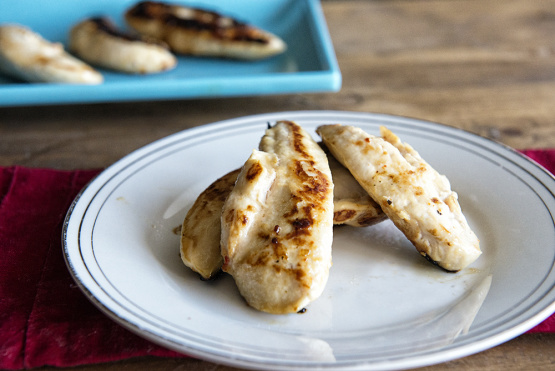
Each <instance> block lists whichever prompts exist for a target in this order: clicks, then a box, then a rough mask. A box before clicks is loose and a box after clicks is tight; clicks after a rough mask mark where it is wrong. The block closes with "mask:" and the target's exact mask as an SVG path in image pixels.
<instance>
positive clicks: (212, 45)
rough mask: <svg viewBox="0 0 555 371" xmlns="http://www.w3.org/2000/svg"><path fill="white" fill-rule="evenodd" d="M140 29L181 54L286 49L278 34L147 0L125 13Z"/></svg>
mask: <svg viewBox="0 0 555 371" xmlns="http://www.w3.org/2000/svg"><path fill="white" fill-rule="evenodd" d="M125 19H126V21H127V23H128V24H129V25H130V26H131V27H132V28H134V29H135V30H136V31H137V32H139V33H141V34H143V35H148V36H150V37H154V38H156V39H159V40H162V41H164V42H165V43H167V44H168V45H169V46H170V48H171V49H172V50H173V51H175V52H177V53H180V54H191V55H199V56H212V57H228V58H238V59H260V58H266V57H270V56H272V55H276V54H279V53H282V52H283V51H284V50H285V49H286V45H285V43H284V42H283V41H282V40H281V39H280V38H278V37H277V36H275V35H273V34H271V33H269V32H266V31H263V30H261V29H259V28H256V27H254V26H251V25H248V24H245V23H241V22H238V21H237V20H235V19H233V18H231V17H228V16H223V15H221V14H218V13H216V12H211V11H207V10H203V9H198V8H192V7H186V6H179V5H170V4H165V3H160V2H153V1H144V2H140V3H138V4H136V5H135V6H133V7H132V8H130V9H129V10H128V11H127V12H126V13H125Z"/></svg>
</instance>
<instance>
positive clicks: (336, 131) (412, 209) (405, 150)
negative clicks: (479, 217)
mask: <svg viewBox="0 0 555 371" xmlns="http://www.w3.org/2000/svg"><path fill="white" fill-rule="evenodd" d="M316 131H317V133H318V134H319V135H320V136H321V137H322V139H323V141H324V143H325V144H326V146H327V147H328V148H329V149H330V151H331V152H332V154H333V155H334V156H335V158H336V159H338V160H339V161H340V162H341V163H342V164H343V165H345V167H347V168H348V169H349V170H350V172H351V173H352V174H353V176H354V177H355V178H356V179H357V181H358V182H359V183H360V184H361V185H362V187H363V188H364V189H365V190H366V191H367V192H368V193H369V194H370V196H372V198H373V199H374V200H375V201H376V202H378V204H379V205H380V206H381V208H382V210H383V211H384V212H385V214H387V216H388V217H389V218H390V219H391V220H392V221H393V223H394V224H395V225H396V226H397V227H398V228H399V229H400V230H401V231H402V232H403V233H404V234H405V236H406V237H407V238H408V239H409V240H410V241H411V242H412V243H413V244H414V246H415V247H416V249H417V250H418V251H419V252H420V254H422V255H423V256H424V257H426V258H428V259H429V260H431V261H432V262H434V263H437V264H438V265H439V266H440V267H442V268H444V269H445V270H448V271H453V272H456V271H459V270H461V269H463V268H464V267H466V266H468V265H469V264H471V263H472V262H474V261H475V260H476V259H477V258H478V257H479V256H480V254H481V251H480V247H479V241H478V238H477V237H476V235H475V234H474V232H473V231H472V230H471V229H470V227H469V225H468V223H467V221H466V219H465V217H464V215H463V214H462V212H461V208H460V206H459V203H458V200H457V194H456V193H455V192H453V191H451V186H450V184H449V181H448V180H447V178H446V177H445V176H443V175H440V174H439V173H437V171H435V170H434V169H433V168H432V167H431V166H430V165H429V164H428V163H426V162H425V161H424V160H423V159H422V158H421V157H420V155H419V154H418V153H417V152H416V151H415V150H414V149H413V148H412V147H410V146H409V145H408V144H404V143H401V141H400V140H399V138H398V137H397V136H395V135H394V134H393V133H392V132H391V131H389V130H388V129H386V128H384V127H382V128H381V134H382V136H383V138H379V137H375V136H372V135H368V134H367V133H365V132H364V131H363V130H361V129H359V128H355V127H352V126H341V125H323V126H320V127H318V129H317V130H316Z"/></svg>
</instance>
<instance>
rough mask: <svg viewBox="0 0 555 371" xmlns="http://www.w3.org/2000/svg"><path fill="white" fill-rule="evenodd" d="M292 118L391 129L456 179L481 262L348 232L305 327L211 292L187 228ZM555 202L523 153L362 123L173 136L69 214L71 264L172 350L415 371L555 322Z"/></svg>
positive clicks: (260, 364) (410, 124)
mask: <svg viewBox="0 0 555 371" xmlns="http://www.w3.org/2000/svg"><path fill="white" fill-rule="evenodd" d="M280 119H288V120H294V121H296V122H298V123H299V124H301V125H302V126H303V127H304V128H306V129H308V130H309V131H310V132H313V130H314V129H315V128H316V126H318V125H321V124H325V123H343V124H350V125H356V126H359V127H361V128H363V129H365V130H366V131H367V132H369V133H374V134H377V133H378V128H379V126H380V125H386V126H388V127H389V128H390V129H391V130H393V132H395V133H397V134H398V135H399V136H400V137H401V139H402V140H403V141H407V142H409V143H410V144H412V145H413V146H414V147H415V148H416V149H417V150H418V151H420V153H421V154H422V156H423V157H424V158H425V159H427V160H428V161H429V162H430V163H431V164H432V165H433V166H434V167H435V168H436V169H437V170H439V171H440V172H441V173H443V174H445V175H447V176H448V177H449V179H450V180H451V183H452V187H453V189H454V190H455V191H457V192H458V193H459V198H460V202H461V205H462V208H463V211H464V212H465V214H466V216H467V218H468V220H469V223H470V224H471V226H472V227H473V228H474V230H475V232H476V233H477V235H478V236H479V238H480V239H481V247H482V250H483V254H482V256H481V257H480V258H479V259H478V260H477V261H476V262H475V263H474V264H473V265H471V267H469V268H467V269H465V270H463V271H462V272H460V273H458V274H452V273H446V272H444V271H442V270H440V269H438V268H437V267H435V266H433V265H431V264H429V263H428V262H427V261H426V260H425V259H423V258H422V257H421V256H420V255H419V254H418V253H417V252H416V250H415V249H414V247H412V245H411V244H410V243H409V242H408V241H407V240H406V239H405V238H404V236H402V235H401V234H400V233H399V232H398V231H397V230H396V229H395V228H394V227H393V226H392V224H391V223H390V222H384V223H382V224H379V225H377V226H373V227H368V228H360V229H357V228H352V227H340V228H336V229H335V235H334V243H333V260H334V265H333V267H332V270H331V274H330V278H329V281H328V285H327V287H326V290H325V291H324V293H323V295H322V296H321V297H320V298H319V299H318V300H317V301H315V302H314V303H312V304H311V305H310V306H308V308H307V311H306V313H304V314H292V315H270V314H265V313H261V312H257V311H255V310H253V309H251V308H249V307H248V306H247V305H245V303H244V302H243V300H242V299H241V297H240V296H239V294H238V291H237V289H236V288H235V285H234V282H233V280H232V279H231V278H230V277H229V276H226V275H222V276H221V277H219V279H217V280H215V281H213V282H203V281H201V280H199V278H198V277H197V276H196V275H195V274H193V273H192V272H190V271H188V269H187V268H185V267H184V266H183V265H182V263H181V261H180V258H179V253H178V250H179V247H178V246H179V236H178V235H177V234H176V233H175V231H174V230H175V228H176V227H178V226H180V224H181V222H182V219H183V217H184V215H185V213H186V211H187V209H188V208H189V207H190V206H191V205H192V203H193V201H194V200H195V198H196V197H197V195H198V194H199V193H200V192H201V191H202V190H203V189H204V188H205V187H206V186H207V185H208V184H210V183H211V182H212V181H213V180H215V179H216V178H217V177H219V176H221V175H223V174H224V173H226V172H227V171H229V170H231V169H234V168H237V167H239V166H240V165H241V164H242V163H243V162H244V161H245V160H246V159H247V157H248V156H249V155H250V153H251V151H252V149H254V148H256V147H257V146H258V141H259V139H260V137H261V136H262V135H263V132H264V130H265V128H266V125H267V123H268V122H275V121H276V120H280ZM314 137H315V139H317V137H316V134H314ZM554 190H555V181H554V179H553V178H552V176H551V175H550V174H548V173H547V172H546V171H545V170H544V169H543V168H541V167H540V166H539V165H537V164H535V163H534V162H532V161H530V160H529V159H527V158H526V157H524V156H522V155H520V154H519V153H517V152H516V151H514V150H511V149H510V148H507V147H505V146H503V145H500V144H498V143H494V142H492V141H489V140H487V139H484V138H481V137H479V136H476V135H473V134H470V133H467V132H464V131H461V130H458V129H453V128H450V127H447V126H442V125H438V124H434V123H429V122H423V121H417V120H411V119H407V118H401V117H393V116H385V115H374V114H365V113H351V112H327V111H323V112H322V111H316V112H282V113H272V114H264V115H258V116H250V117H244V118H238V119H234V120H228V121H223V122H219V123H215V124H211V125H206V126H202V127H198V128H194V129H191V130H186V131H183V132H180V133H177V134H174V135H171V136H169V137H167V138H165V139H162V140H159V141H157V142H154V143H152V144H150V145H148V146H146V147H144V148H142V149H139V150H137V151H135V152H133V153H131V154H130V155H128V156H127V157H125V158H123V159H122V160H120V161H118V162H117V163H115V164H114V165H113V166H111V167H109V168H108V169H106V170H105V171H104V172H102V173H101V174H100V175H99V176H98V177H97V178H96V179H94V181H92V182H91V183H90V185H89V186H88V187H86V189H85V190H84V191H83V192H82V193H81V194H80V195H79V197H78V198H77V199H76V201H75V202H74V204H73V206H72V208H71V209H70V211H69V213H68V216H67V220H66V224H65V228H64V236H63V241H64V252H65V256H66V259H67V263H68V267H69V269H70V271H71V274H72V275H73V276H74V278H75V280H76V281H77V282H78V284H79V285H80V287H81V288H82V289H83V291H84V292H85V293H86V295H87V296H88V297H89V298H90V299H91V300H92V301H93V302H94V303H95V304H96V305H97V306H98V307H99V308H100V309H101V310H103V311H104V312H105V313H106V314H107V315H108V316H110V317H111V318H113V319H114V320H116V321H117V322H119V323H120V324H122V325H123V326H125V327H127V328H128V329H130V330H132V331H134V332H135V333H137V334H139V335H141V336H143V337H145V338H147V339H150V340H151V341H154V342H156V343H158V344H161V345H163V346H166V347H168V348H171V349H174V350H177V351H180V352H183V353H187V354H189V355H192V356H196V357H199V358H202V359H205V360H209V361H213V362H217V363H223V364H227V365H232V366H236V367H245V368H258V369H272V370H278V369H287V370H292V369H314V368H322V369H332V368H333V369H372V368H375V369H399V368H411V367H418V366H424V365H429V364H434V363H438V362H444V361H448V360H451V359H455V358H458V357H462V356H466V355H469V354H472V353H475V352H479V351H482V350H485V349H487V348H490V347H492V346H495V345H497V344H500V343H502V342H504V341H507V340H509V339H511V338H513V337H515V336H517V335H519V334H521V333H523V332H525V331H526V330H528V329H530V328H531V327H533V326H534V325H536V324H538V323H539V322H541V321H542V320H544V319H545V318H547V317H548V316H549V315H550V314H551V313H552V312H553V311H554V310H555V305H554V300H555V290H554V289H553V286H554V283H555V272H554V270H553V263H554V255H555V228H554V221H553V214H554V212H555V198H554V197H553V192H554ZM488 290H489V292H488ZM484 298H485V300H484ZM470 325H471V326H470ZM469 326H470V328H468V327H469Z"/></svg>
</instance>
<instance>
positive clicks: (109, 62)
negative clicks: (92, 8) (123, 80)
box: [69, 18, 177, 74]
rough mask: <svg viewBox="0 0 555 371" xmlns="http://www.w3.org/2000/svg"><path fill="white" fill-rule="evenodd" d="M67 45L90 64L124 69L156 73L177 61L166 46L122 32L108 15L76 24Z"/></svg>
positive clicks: (173, 65)
mask: <svg viewBox="0 0 555 371" xmlns="http://www.w3.org/2000/svg"><path fill="white" fill-rule="evenodd" d="M69 48H70V50H71V51H72V52H73V53H75V54H76V55H77V56H79V57H80V58H82V59H83V60H86V61H87V62H89V63H91V64H94V65H97V66H101V67H104V68H109V69H112V70H116V71H122V72H127V73H137V74H147V73H157V72H161V71H166V70H169V69H172V68H174V67H175V65H176V64H177V60H176V58H175V56H174V55H173V54H172V53H171V52H170V51H169V50H168V49H167V48H166V47H165V46H163V45H161V44H157V43H153V42H148V41H146V40H145V39H142V38H138V37H134V36H131V35H128V34H125V33H123V32H121V31H120V30H118V29H117V27H116V26H115V25H114V24H113V23H112V22H111V21H110V20H109V19H107V18H91V19H85V20H84V21H82V22H80V23H78V24H77V25H75V26H74V27H73V28H72V29H71V31H70V37H69Z"/></svg>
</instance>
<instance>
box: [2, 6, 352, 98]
mask: <svg viewBox="0 0 555 371" xmlns="http://www.w3.org/2000/svg"><path fill="white" fill-rule="evenodd" d="M137 1H138V0H122V1H114V0H79V1H76V0H40V1H36V0H2V5H1V7H0V24H1V23H19V24H22V25H25V26H28V27H30V28H31V29H32V30H33V31H35V32H38V33H40V34H41V35H42V36H43V37H44V38H46V39H48V40H50V41H58V42H62V43H64V44H66V42H67V37H68V32H69V30H70V28H71V27H72V26H73V25H74V24H75V23H77V22H79V21H80V20H82V19H83V18H85V17H90V16H97V15H106V16H109V17H110V18H111V19H112V20H113V21H114V22H115V23H116V24H118V25H119V26H120V27H125V22H124V20H123V13H124V12H125V10H126V9H127V8H129V7H130V6H132V5H133V4H135V3H136V2H137ZM173 2H174V3H178V4H179V3H181V4H187V5H191V6H198V7H203V8H208V9H212V10H215V11H218V12H220V13H225V14H228V15H231V16H234V17H236V18H238V19H240V20H242V21H244V22H248V23H250V24H253V25H256V26H258V27H261V28H264V29H267V30H268V31H270V32H273V33H275V34H277V35H279V36H280V37H282V38H283V39H284V40H285V42H286V43H287V44H288V50H287V51H286V52H285V53H284V54H282V55H279V56H276V57H273V58H270V59H267V60H263V61H256V62H245V61H233V60H223V59H210V58H195V57H187V56H179V57H178V65H177V67H176V68H175V69H174V70H172V71H168V72H164V73H161V74H154V75H147V76H143V75H139V76H137V75H127V74H123V73H115V72H110V71H107V70H102V69H99V71H101V72H102V74H103V75H104V78H105V81H104V83H103V84H101V85H97V86H85V85H65V84H30V83H24V82H19V81H15V80H12V79H10V78H7V77H2V76H0V106H17V105H38V104H71V103H94V102H117V101H139V100H161V99H192V98H215V97H229V96H254V95H269V94H286V93H308V92H326V91H328V92H333V91H338V90H339V89H340V87H341V72H340V71H339V67H338V65H337V60H336V57H335V52H334V50H333V45H332V43H331V39H330V37H329V33H328V30H327V26H326V23H325V19H324V15H323V13H322V9H321V6H320V2H319V1H317V0H264V1H260V0H226V1H219V2H213V1H207V0H195V1H194V2H192V1H187V2H185V1H173Z"/></svg>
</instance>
